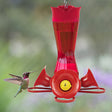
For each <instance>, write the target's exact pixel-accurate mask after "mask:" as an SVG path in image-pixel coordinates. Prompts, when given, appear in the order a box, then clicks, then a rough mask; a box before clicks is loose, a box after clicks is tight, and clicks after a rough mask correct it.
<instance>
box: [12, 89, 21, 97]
mask: <svg viewBox="0 0 112 112" xmlns="http://www.w3.org/2000/svg"><path fill="white" fill-rule="evenodd" d="M21 92H22V89H19V90H18V92H17V93H16V95H15V96H14V97H16V96H17V95H18V94H19V93H21Z"/></svg>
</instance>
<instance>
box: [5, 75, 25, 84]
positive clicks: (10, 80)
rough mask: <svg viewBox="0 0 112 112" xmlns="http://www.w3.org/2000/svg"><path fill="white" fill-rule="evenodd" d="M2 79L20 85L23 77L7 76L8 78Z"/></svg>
mask: <svg viewBox="0 0 112 112" xmlns="http://www.w3.org/2000/svg"><path fill="white" fill-rule="evenodd" d="M4 81H7V82H10V83H13V84H17V85H21V84H22V82H23V78H22V77H21V78H8V79H4Z"/></svg>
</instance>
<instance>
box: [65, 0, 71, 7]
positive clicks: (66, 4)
mask: <svg viewBox="0 0 112 112" xmlns="http://www.w3.org/2000/svg"><path fill="white" fill-rule="evenodd" d="M69 1H70V0H64V5H65V7H66V8H68V5H69Z"/></svg>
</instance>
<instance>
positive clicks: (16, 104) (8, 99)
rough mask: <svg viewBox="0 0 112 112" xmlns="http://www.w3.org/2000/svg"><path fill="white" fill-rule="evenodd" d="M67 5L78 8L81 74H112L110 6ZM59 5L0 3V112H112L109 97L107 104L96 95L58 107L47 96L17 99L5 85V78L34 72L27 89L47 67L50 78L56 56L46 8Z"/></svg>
mask: <svg viewBox="0 0 112 112" xmlns="http://www.w3.org/2000/svg"><path fill="white" fill-rule="evenodd" d="M71 4H72V5H74V6H77V7H79V6H81V7H82V9H81V17H80V26H79V33H78V43H77V47H76V57H77V63H78V66H79V70H80V71H81V72H82V71H83V69H86V67H93V68H95V67H98V68H100V69H103V70H104V71H106V72H111V70H112V66H111V65H112V63H111V61H112V50H111V48H112V44H111V42H112V38H111V35H112V31H111V29H112V22H111V20H112V12H111V10H112V1H111V0H92V1H90V0H86V1H84V0H72V1H71ZM58 5H63V0H0V65H1V66H0V112H15V111H16V112H20V111H21V112H26V111H27V112H31V111H32V112H37V111H38V112H46V111H48V112H50V111H53V112H57V111H58V112H62V111H64V112H75V111H78V112H84V111H85V112H106V111H107V112H110V111H111V110H112V108H111V99H112V96H109V98H108V97H107V95H105V94H104V95H101V96H102V97H98V98H99V99H98V98H97V96H94V95H93V96H92V95H84V96H82V95H81V96H78V97H77V99H76V101H75V102H74V103H71V104H60V103H56V102H54V99H53V97H54V96H52V95H49V94H42V95H31V94H30V93H27V92H23V93H22V94H21V95H19V96H18V97H17V98H16V99H15V98H13V96H14V95H15V93H16V91H17V89H18V86H16V85H13V84H10V83H7V82H4V81H3V79H5V78H7V77H9V76H8V73H13V74H15V75H22V73H23V72H26V71H37V73H34V74H32V75H31V76H30V78H31V81H30V86H31V85H33V82H34V81H35V79H36V78H37V76H38V75H39V73H40V71H41V70H42V68H43V67H44V66H45V65H47V72H48V73H49V74H50V75H51V76H52V75H53V70H54V68H55V63H56V57H57V56H56V45H55V39H54V34H53V28H52V21H51V20H52V14H51V9H50V7H51V6H53V7H57V6H58ZM85 44H86V45H85ZM81 46H82V47H81ZM84 46H85V47H84ZM84 48H85V49H84ZM102 56H103V57H102ZM105 57H107V58H105ZM90 60H91V61H90ZM110 60H111V61H110ZM102 63H104V65H103V66H102ZM106 94H108V95H109V94H110V93H109V92H107V93H106ZM45 95H46V97H44V96H45ZM39 97H40V98H39ZM102 99H104V100H102ZM30 102H32V104H30ZM24 105H25V106H27V107H25V106H24Z"/></svg>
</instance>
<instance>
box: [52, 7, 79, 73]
mask: <svg viewBox="0 0 112 112" xmlns="http://www.w3.org/2000/svg"><path fill="white" fill-rule="evenodd" d="M79 11H80V8H75V7H73V6H69V7H68V8H67V9H65V7H64V6H60V7H58V8H52V12H53V27H54V33H55V39H56V44H57V51H58V58H57V63H56V68H55V72H57V71H59V70H62V69H65V70H68V69H69V70H74V71H75V72H77V73H78V69H77V64H76V61H75V54H74V52H75V45H76V38H77V32H78V24H79ZM65 14H66V15H65ZM63 15H64V16H63Z"/></svg>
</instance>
